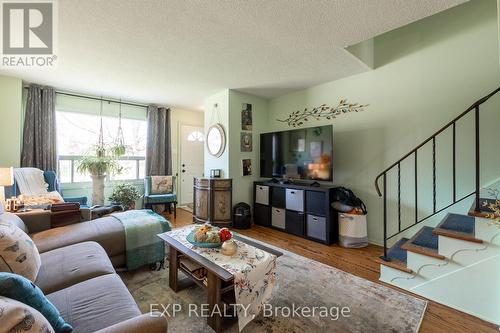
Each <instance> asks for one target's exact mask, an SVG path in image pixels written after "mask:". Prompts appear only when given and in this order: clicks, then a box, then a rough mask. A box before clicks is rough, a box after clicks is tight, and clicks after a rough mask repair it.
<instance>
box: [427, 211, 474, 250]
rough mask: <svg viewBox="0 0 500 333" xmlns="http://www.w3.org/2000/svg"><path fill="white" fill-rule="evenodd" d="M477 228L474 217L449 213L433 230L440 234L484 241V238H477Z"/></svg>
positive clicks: (472, 240)
mask: <svg viewBox="0 0 500 333" xmlns="http://www.w3.org/2000/svg"><path fill="white" fill-rule="evenodd" d="M475 229H476V219H475V218H474V217H471V216H468V215H460V214H448V215H446V217H445V218H444V219H443V221H441V223H439V224H438V226H437V227H436V228H435V229H434V231H433V232H434V234H435V235H438V236H439V235H440V236H446V237H451V238H456V239H461V240H465V241H469V242H474V243H482V242H483V241H482V240H480V239H477V238H475V233H476V232H475V231H476V230H475Z"/></svg>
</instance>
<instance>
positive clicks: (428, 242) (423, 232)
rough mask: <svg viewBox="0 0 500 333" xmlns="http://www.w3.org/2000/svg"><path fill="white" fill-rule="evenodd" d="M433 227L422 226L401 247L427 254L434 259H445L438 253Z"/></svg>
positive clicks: (436, 237) (436, 238)
mask: <svg viewBox="0 0 500 333" xmlns="http://www.w3.org/2000/svg"><path fill="white" fill-rule="evenodd" d="M433 230H434V228H431V227H427V226H425V227H422V229H420V230H419V231H418V232H417V233H416V234H415V235H414V236H413V237H412V238H411V239H410V240H408V241H407V242H406V243H404V244H403V245H402V246H401V248H402V249H404V250H407V251H411V252H415V253H419V254H423V255H427V256H430V257H433V258H436V259H445V257H444V256H442V255H440V254H439V253H438V236H437V235H435V234H434V233H433Z"/></svg>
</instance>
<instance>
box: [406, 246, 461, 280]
mask: <svg viewBox="0 0 500 333" xmlns="http://www.w3.org/2000/svg"><path fill="white" fill-rule="evenodd" d="M439 265H440V266H439ZM407 266H408V268H409V269H411V270H412V271H414V272H418V275H420V276H421V277H422V278H423V279H425V280H429V279H434V278H436V277H438V276H441V275H443V274H446V273H449V272H452V271H454V270H457V269H459V268H461V266H459V265H457V264H455V263H452V262H447V261H446V260H440V259H436V258H433V257H429V256H426V255H423V254H418V253H414V252H410V251H408V264H407Z"/></svg>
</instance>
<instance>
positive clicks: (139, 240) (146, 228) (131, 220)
mask: <svg viewBox="0 0 500 333" xmlns="http://www.w3.org/2000/svg"><path fill="white" fill-rule="evenodd" d="M111 216H113V217H115V218H117V219H118V220H119V221H120V222H121V223H122V224H123V228H124V229H125V248H126V255H127V258H126V261H127V269H128V270H134V269H136V268H139V267H141V266H144V265H148V264H153V263H155V262H158V261H163V260H164V259H165V243H164V242H163V240H161V239H160V238H159V237H158V236H157V235H158V234H161V233H164V232H167V231H170V230H171V229H172V228H171V226H170V223H169V222H168V221H167V220H166V219H165V218H164V217H163V216H161V215H158V214H156V213H155V212H153V211H151V210H149V209H145V210H129V211H126V212H121V213H114V214H111Z"/></svg>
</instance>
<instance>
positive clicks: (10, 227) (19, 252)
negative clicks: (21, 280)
mask: <svg viewBox="0 0 500 333" xmlns="http://www.w3.org/2000/svg"><path fill="white" fill-rule="evenodd" d="M2 215H3V214H2ZM39 269H40V254H39V253H38V249H37V248H36V246H35V244H34V243H33V241H32V240H31V238H30V237H29V236H28V235H27V234H26V233H25V232H24V231H22V230H21V229H19V228H18V227H16V226H15V225H14V224H12V223H9V222H0V272H10V273H15V274H19V275H22V276H24V277H25V278H27V279H29V280H31V281H35V279H36V276H37V274H38V270H39Z"/></svg>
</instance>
